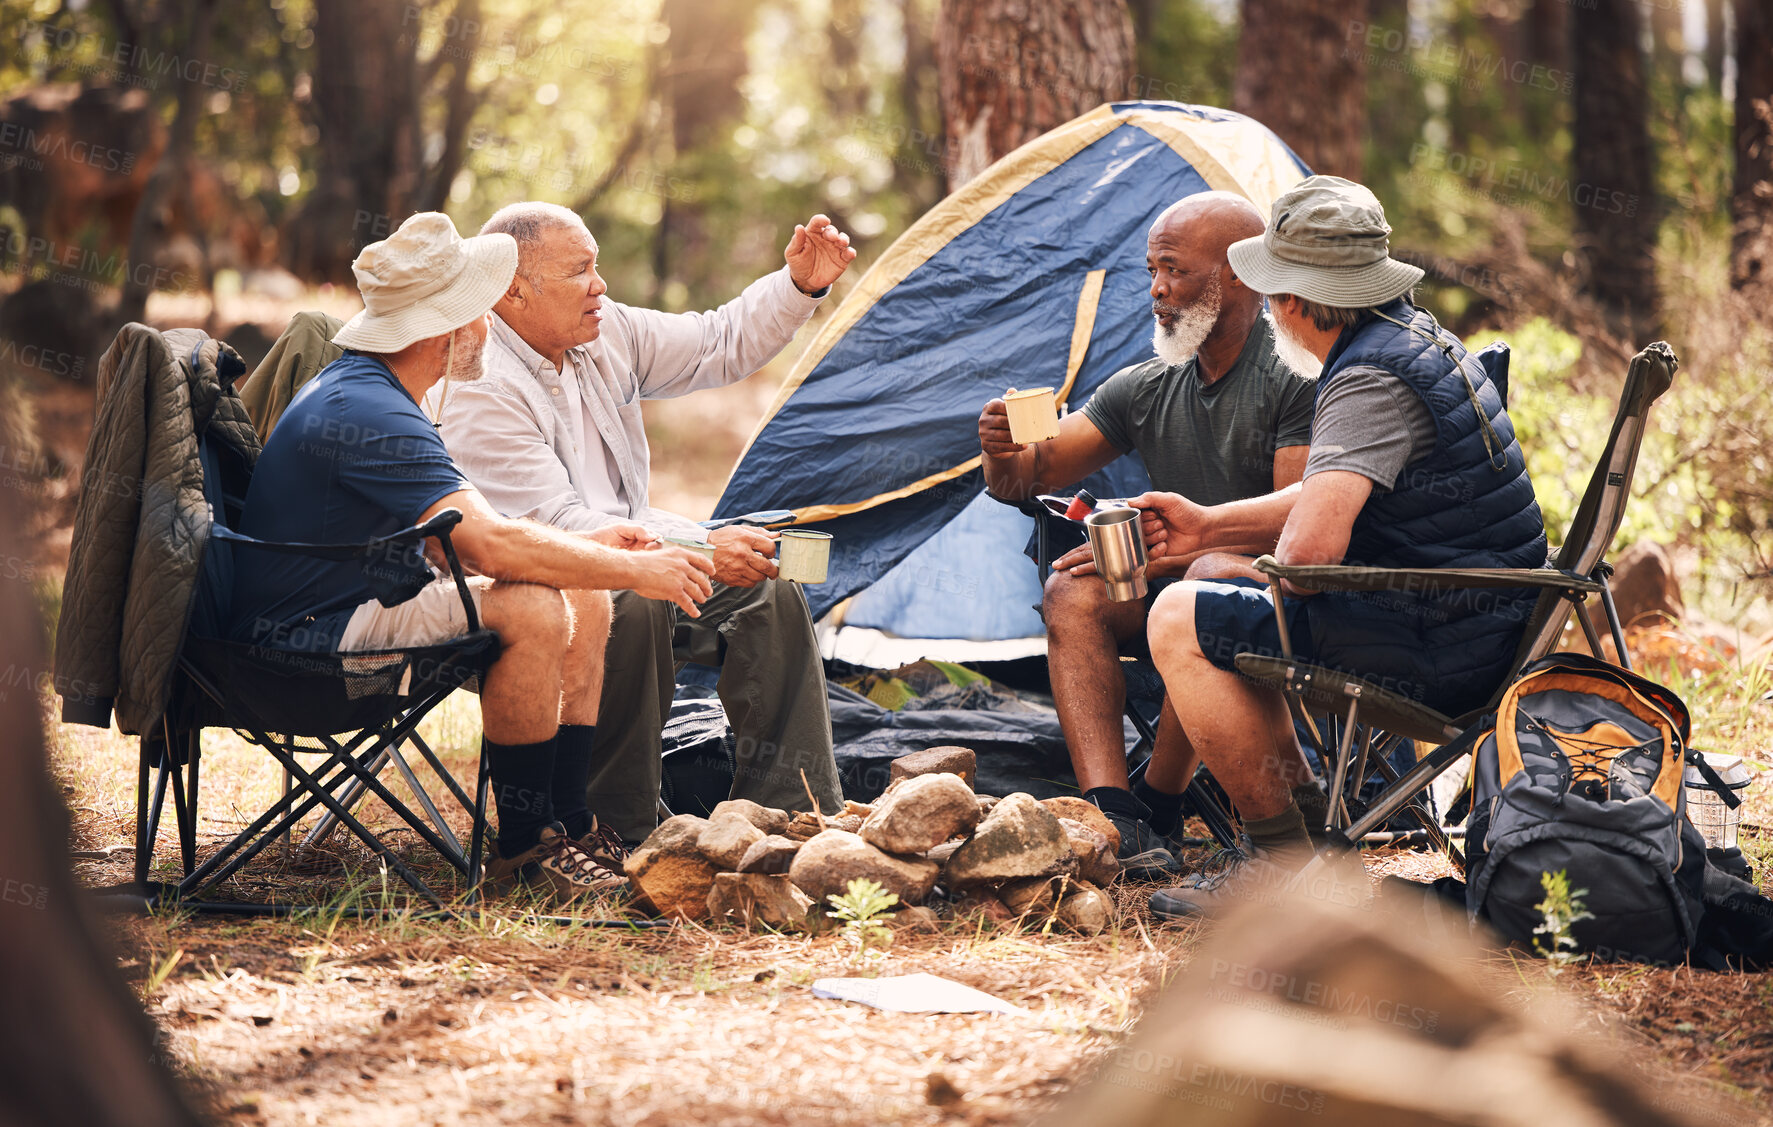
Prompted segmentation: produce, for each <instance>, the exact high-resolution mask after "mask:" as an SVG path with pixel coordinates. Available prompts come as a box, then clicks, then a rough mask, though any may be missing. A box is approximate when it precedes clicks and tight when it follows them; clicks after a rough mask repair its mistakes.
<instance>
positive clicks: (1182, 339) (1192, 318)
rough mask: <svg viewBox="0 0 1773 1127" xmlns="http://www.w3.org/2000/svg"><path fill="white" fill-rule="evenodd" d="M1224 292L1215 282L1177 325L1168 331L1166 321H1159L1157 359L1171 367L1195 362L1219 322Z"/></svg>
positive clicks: (1153, 342)
mask: <svg viewBox="0 0 1773 1127" xmlns="http://www.w3.org/2000/svg"><path fill="white" fill-rule="evenodd" d="M1221 296H1222V295H1221V293H1220V291H1219V287H1218V285H1217V283H1216V282H1215V284H1214V286H1213V288H1212V289H1210V290H1208V291H1207V292H1206V293H1205V294H1203V295H1202V296H1201V298H1200V300H1199V301H1196V302H1195V303H1194V304H1193V305H1190V306H1189V307H1188V308H1186V309H1184V310H1183V311H1182V312H1181V314H1180V315H1179V316H1178V317H1177V318H1176V323H1175V324H1174V325H1171V326H1170V327H1168V328H1165V327H1164V323H1163V322H1162V321H1157V318H1156V317H1155V316H1154V317H1153V318H1152V320H1153V321H1156V322H1157V323H1156V326H1155V327H1154V328H1153V329H1152V333H1151V347H1152V348H1153V349H1154V350H1155V351H1156V352H1157V358H1158V359H1159V360H1162V361H1163V362H1164V363H1165V364H1168V365H1169V366H1170V367H1172V368H1173V367H1175V366H1176V365H1178V364H1186V363H1188V362H1189V361H1190V360H1192V359H1194V355H1195V353H1197V352H1199V351H1200V346H1201V344H1202V343H1203V342H1205V340H1206V339H1207V337H1208V335H1210V334H1211V333H1212V331H1213V326H1214V325H1217V324H1218V323H1219V307H1220V304H1221V300H1220V299H1221Z"/></svg>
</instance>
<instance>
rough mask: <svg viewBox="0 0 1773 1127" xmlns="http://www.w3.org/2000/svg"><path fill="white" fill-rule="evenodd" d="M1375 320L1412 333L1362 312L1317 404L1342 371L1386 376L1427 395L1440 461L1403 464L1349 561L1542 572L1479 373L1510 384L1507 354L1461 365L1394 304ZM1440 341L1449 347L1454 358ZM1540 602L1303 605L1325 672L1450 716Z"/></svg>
mask: <svg viewBox="0 0 1773 1127" xmlns="http://www.w3.org/2000/svg"><path fill="white" fill-rule="evenodd" d="M1381 311H1382V312H1383V313H1385V314H1386V315H1387V316H1389V317H1392V318H1395V319H1396V320H1398V321H1402V322H1405V323H1406V324H1408V325H1410V326H1412V328H1414V329H1416V330H1418V331H1416V332H1412V331H1410V330H1409V329H1405V328H1403V327H1402V326H1400V325H1395V324H1393V323H1391V322H1390V321H1387V320H1385V319H1384V318H1381V317H1377V316H1374V315H1372V314H1368V315H1367V316H1366V317H1365V318H1363V319H1362V320H1361V321H1360V322H1359V323H1358V324H1356V325H1354V326H1352V327H1350V328H1348V329H1345V330H1343V332H1342V335H1341V337H1339V338H1338V339H1337V341H1336V345H1335V347H1334V348H1333V349H1331V351H1330V355H1329V357H1328V358H1327V359H1326V360H1325V362H1324V372H1323V375H1322V376H1320V377H1319V378H1318V394H1320V395H1321V394H1323V390H1324V388H1326V387H1328V386H1329V385H1330V384H1331V383H1332V382H1334V380H1335V379H1336V377H1337V376H1338V375H1339V374H1340V373H1342V372H1345V371H1347V370H1348V369H1349V368H1353V367H1375V368H1382V369H1384V370H1385V371H1387V372H1390V373H1392V374H1393V375H1395V376H1397V377H1398V378H1400V379H1402V380H1403V381H1404V382H1405V383H1406V384H1408V385H1409V386H1410V388H1411V389H1412V390H1414V391H1415V392H1416V394H1417V395H1420V396H1421V397H1422V400H1423V402H1424V403H1426V404H1427V405H1428V409H1429V411H1430V412H1431V413H1432V414H1433V416H1434V421H1435V427H1436V430H1437V437H1436V441H1435V446H1434V450H1433V451H1432V452H1431V453H1429V454H1428V455H1427V456H1425V457H1419V458H1418V459H1417V460H1416V461H1414V462H1412V463H1411V464H1410V465H1409V466H1407V467H1406V468H1405V469H1404V472H1403V473H1402V474H1401V475H1400V476H1399V478H1398V481H1397V486H1396V488H1394V489H1393V490H1391V491H1390V492H1378V491H1375V492H1374V493H1373V495H1372V496H1371V497H1370V498H1369V499H1368V501H1367V503H1366V505H1365V506H1364V507H1363V508H1362V509H1361V511H1360V515H1359V516H1357V517H1356V518H1355V522H1354V529H1353V534H1352V536H1351V538H1350V540H1349V544H1348V553H1347V555H1346V556H1345V557H1344V560H1345V562H1346V563H1349V564H1364V565H1368V566H1372V567H1508V568H1529V567H1541V566H1543V565H1544V564H1545V560H1546V547H1545V521H1544V518H1543V517H1542V516H1541V515H1540V512H1539V503H1538V502H1537V501H1536V500H1535V499H1534V497H1533V483H1532V481H1531V480H1530V479H1529V478H1528V476H1527V466H1526V460H1525V458H1524V456H1523V455H1522V453H1521V448H1520V444H1519V443H1518V442H1516V441H1515V437H1514V426H1513V424H1511V423H1510V422H1509V419H1508V413H1507V411H1506V410H1505V409H1504V408H1503V405H1502V394H1501V392H1500V391H1499V390H1498V388H1497V386H1496V383H1495V382H1494V380H1493V379H1492V376H1491V373H1490V371H1489V370H1487V368H1486V362H1488V363H1490V364H1494V365H1497V377H1498V378H1502V379H1506V376H1505V375H1503V373H1505V372H1506V365H1507V353H1506V351H1505V350H1497V351H1496V352H1494V353H1492V352H1490V350H1486V351H1485V354H1484V355H1483V357H1482V359H1481V360H1480V358H1479V357H1475V356H1468V355H1467V353H1466V350H1465V348H1464V347H1463V346H1462V345H1461V344H1460V343H1459V341H1458V339H1457V338H1455V337H1454V336H1453V334H1451V333H1449V332H1447V331H1446V330H1444V329H1442V328H1441V327H1440V326H1439V325H1438V324H1436V323H1435V320H1434V318H1433V317H1431V316H1430V315H1429V314H1427V313H1426V312H1424V311H1422V310H1420V309H1417V308H1416V307H1415V306H1413V305H1410V304H1409V303H1408V302H1406V301H1404V300H1402V299H1399V300H1397V301H1394V302H1392V303H1391V304H1390V305H1388V306H1385V307H1384V308H1383V309H1382V310H1381ZM1437 341H1439V342H1441V343H1442V344H1445V345H1447V346H1449V347H1450V349H1451V358H1449V355H1448V352H1447V351H1445V350H1443V349H1442V348H1441V347H1439V346H1438V345H1437V343H1436V342H1437ZM1461 369H1463V371H1464V373H1465V375H1467V376H1469V377H1470V385H1469V387H1468V385H1467V383H1466V380H1465V379H1464V378H1462V377H1461V374H1460V373H1461ZM1474 391H1475V397H1476V402H1477V406H1474V405H1473V392H1474ZM1479 406H1481V408H1482V411H1483V415H1482V421H1480V416H1479V413H1478V407H1479ZM1484 422H1487V423H1488V426H1487V427H1486V426H1485V425H1483V423H1484ZM1536 599H1537V594H1536V592H1535V591H1533V590H1532V589H1509V590H1484V591H1455V592H1448V593H1445V594H1441V595H1424V594H1419V593H1411V592H1403V591H1400V592H1375V593H1370V594H1368V593H1362V594H1338V593H1329V592H1326V593H1325V594H1322V595H1319V596H1318V597H1317V598H1315V599H1313V600H1312V601H1311V602H1312V605H1311V615H1310V618H1311V623H1312V635H1313V640H1314V644H1316V645H1317V647H1318V656H1319V658H1320V659H1321V660H1323V661H1324V662H1325V663H1326V664H1332V665H1336V666H1340V667H1342V668H1346V669H1350V670H1354V671H1358V672H1361V673H1363V674H1366V675H1369V676H1375V675H1376V676H1377V677H1379V678H1380V679H1382V680H1389V681H1390V682H1391V684H1390V685H1389V686H1388V687H1390V688H1392V689H1394V690H1396V691H1401V692H1403V693H1405V694H1406V695H1409V696H1411V697H1413V698H1415V699H1417V700H1420V701H1422V702H1423V703H1425V704H1428V705H1429V706H1430V707H1433V708H1437V709H1440V710H1441V711H1443V712H1447V713H1450V714H1455V715H1456V714H1458V713H1462V712H1466V711H1469V710H1471V709H1474V708H1478V707H1480V706H1482V705H1483V704H1484V702H1485V701H1486V700H1487V699H1488V697H1489V696H1490V695H1491V693H1492V692H1493V691H1494V690H1495V689H1496V687H1497V685H1498V683H1499V682H1500V679H1501V678H1502V676H1504V674H1505V673H1506V666H1507V664H1508V663H1509V662H1510V661H1511V660H1512V659H1513V657H1514V653H1515V649H1516V648H1517V647H1518V646H1519V644H1520V638H1521V631H1522V627H1523V626H1524V625H1525V623H1526V619H1527V616H1528V615H1529V614H1530V613H1531V611H1532V609H1533V604H1534V602H1535V601H1536Z"/></svg>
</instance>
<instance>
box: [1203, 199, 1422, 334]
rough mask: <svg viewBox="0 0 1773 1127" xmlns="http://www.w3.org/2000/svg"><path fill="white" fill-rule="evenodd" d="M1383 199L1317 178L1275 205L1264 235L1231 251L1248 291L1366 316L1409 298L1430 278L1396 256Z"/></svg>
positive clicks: (1233, 265) (1227, 253)
mask: <svg viewBox="0 0 1773 1127" xmlns="http://www.w3.org/2000/svg"><path fill="white" fill-rule="evenodd" d="M1390 238H1391V226H1390V224H1388V223H1386V222H1385V209H1384V208H1383V207H1381V206H1380V205H1379V198H1378V197H1377V196H1375V195H1374V194H1373V193H1372V192H1370V191H1368V190H1367V189H1366V188H1364V187H1362V186H1361V185H1359V184H1356V183H1355V182H1354V181H1352V180H1344V179H1342V178H1341V177H1340V176H1311V177H1307V178H1306V179H1304V180H1301V181H1300V182H1299V183H1298V184H1296V185H1294V186H1293V187H1292V188H1291V189H1290V190H1289V191H1287V192H1286V193H1285V194H1284V195H1282V196H1281V197H1280V198H1279V199H1277V200H1275V201H1274V213H1273V218H1272V219H1271V220H1270V221H1269V224H1268V229H1267V230H1266V231H1263V232H1262V233H1261V234H1260V235H1256V236H1253V237H1251V238H1248V239H1241V240H1239V241H1238V242H1235V243H1232V244H1231V246H1229V247H1228V248H1226V251H1225V256H1226V258H1227V259H1229V260H1230V262H1231V268H1232V270H1234V271H1236V273H1237V276H1238V278H1239V279H1240V280H1241V281H1242V282H1243V284H1244V285H1246V286H1248V287H1250V288H1251V289H1253V290H1255V291H1256V292H1257V293H1263V294H1279V293H1290V294H1293V295H1295V296H1298V297H1302V298H1305V299H1306V300H1307V301H1315V302H1317V303H1318V304H1319V305H1328V306H1333V307H1336V308H1340V309H1365V308H1367V307H1369V306H1374V305H1384V304H1385V303H1386V302H1388V301H1391V300H1392V299H1393V298H1398V297H1402V296H1403V295H1404V294H1406V293H1408V292H1410V288H1411V287H1412V286H1414V285H1415V284H1416V283H1417V282H1420V281H1421V280H1422V274H1423V272H1422V271H1421V270H1419V269H1417V268H1416V267H1414V266H1411V265H1410V264H1408V263H1406V262H1399V261H1398V260H1397V259H1395V258H1392V257H1391V243H1390Z"/></svg>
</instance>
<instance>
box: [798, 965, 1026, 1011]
mask: <svg viewBox="0 0 1773 1127" xmlns="http://www.w3.org/2000/svg"><path fill="white" fill-rule="evenodd" d="M813 995H814V996H815V997H819V998H836V999H838V1000H839V1001H843V1002H860V1003H862V1004H863V1005H864V1006H873V1007H874V1008H875V1009H877V1010H891V1011H893V1012H894V1013H906V1014H927V1013H940V1014H970V1013H998V1014H1026V1013H1027V1012H1028V1011H1027V1010H1025V1009H1023V1008H1022V1007H1021V1006H1014V1005H1011V1004H1010V1003H1008V1002H1006V1001H1004V1000H1003V999H1002V998H994V997H992V996H991V995H990V994H987V993H985V991H983V990H975V989H973V988H972V987H971V986H968V985H967V984H966V983H964V982H956V981H954V980H953V979H951V978H943V977H942V976H940V975H935V974H902V975H895V976H893V977H890V978H821V979H818V980H817V981H815V982H814V983H813Z"/></svg>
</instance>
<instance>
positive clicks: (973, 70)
mask: <svg viewBox="0 0 1773 1127" xmlns="http://www.w3.org/2000/svg"><path fill="white" fill-rule="evenodd" d="M936 68H937V73H938V77H939V87H940V91H941V101H942V121H943V128H944V130H945V132H946V135H947V149H948V151H947V153H946V159H945V161H944V166H945V169H946V172H947V179H948V190H949V191H950V192H952V191H954V190H955V189H957V188H959V187H960V186H961V185H962V184H965V183H966V182H967V181H968V180H971V179H972V178H973V177H974V176H977V175H978V174H979V173H980V172H983V171H984V170H985V168H986V166H987V165H989V164H990V163H991V162H992V161H995V160H997V159H998V158H999V157H1001V156H1003V155H1004V154H1006V153H1008V152H1010V151H1011V150H1012V149H1015V148H1016V147H1017V146H1019V145H1022V144H1025V143H1026V142H1028V141H1031V140H1033V139H1034V138H1036V137H1038V136H1040V135H1041V134H1042V133H1045V132H1046V131H1047V130H1049V129H1052V128H1054V127H1055V126H1058V125H1062V124H1064V123H1065V122H1067V121H1070V120H1071V119H1072V118H1074V117H1077V116H1078V115H1079V114H1082V113H1085V112H1087V111H1089V110H1092V109H1095V108H1096V107H1097V106H1099V105H1101V104H1102V103H1103V102H1110V101H1113V100H1115V99H1117V98H1124V97H1126V94H1127V90H1128V89H1129V86H1128V83H1129V81H1130V80H1131V78H1132V76H1133V19H1132V16H1131V14H1130V13H1129V12H1128V11H1127V5H1126V2H1125V0H1070V2H1061V0H943V3H942V7H941V11H940V12H939V13H938V14H937V16H936Z"/></svg>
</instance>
